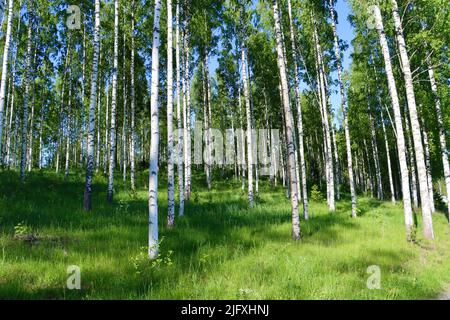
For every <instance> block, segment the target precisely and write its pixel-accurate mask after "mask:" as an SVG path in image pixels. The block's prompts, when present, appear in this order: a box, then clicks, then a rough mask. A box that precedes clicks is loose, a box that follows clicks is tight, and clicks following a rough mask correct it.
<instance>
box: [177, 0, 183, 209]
mask: <svg viewBox="0 0 450 320" xmlns="http://www.w3.org/2000/svg"><path fill="white" fill-rule="evenodd" d="M175 59H176V68H177V80H176V81H177V85H176V86H177V127H178V150H177V153H178V157H177V158H178V198H179V199H178V200H179V206H180V208H179V211H178V215H179V216H183V215H184V168H183V130H182V128H183V124H182V121H183V119H182V115H181V61H180V0H177V8H176V49H175Z"/></svg>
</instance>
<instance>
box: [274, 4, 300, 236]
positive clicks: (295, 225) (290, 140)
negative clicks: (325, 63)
mask: <svg viewBox="0 0 450 320" xmlns="http://www.w3.org/2000/svg"><path fill="white" fill-rule="evenodd" d="M273 16H274V20H275V39H276V49H277V55H278V58H277V63H278V68H279V70H280V78H281V87H282V92H283V108H284V116H285V123H286V141H287V148H288V166H289V173H290V179H289V180H290V186H291V188H290V189H291V205H292V238H293V239H294V240H299V239H300V219H299V214H298V195H297V192H296V191H297V190H298V189H297V178H296V174H295V149H294V128H293V117H292V111H291V106H290V102H289V87H288V81H287V74H286V65H285V62H284V61H285V56H284V50H283V46H284V44H283V41H282V35H281V22H280V14H279V9H278V1H277V0H273Z"/></svg>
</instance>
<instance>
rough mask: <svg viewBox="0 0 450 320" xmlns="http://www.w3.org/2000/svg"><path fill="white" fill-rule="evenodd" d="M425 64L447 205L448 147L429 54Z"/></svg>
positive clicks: (449, 181)
mask: <svg viewBox="0 0 450 320" xmlns="http://www.w3.org/2000/svg"><path fill="white" fill-rule="evenodd" d="M427 66H428V77H429V78H430V83H431V90H432V91H433V94H434V99H435V108H436V116H437V120H438V129H439V143H440V147H441V156H442V165H443V167H444V180H445V187H446V190H447V205H448V204H449V201H450V166H449V161H448V149H447V142H446V138H445V128H444V120H443V117H442V108H441V100H440V99H439V95H438V89H437V84H436V79H435V77H434V70H433V68H432V66H431V58H430V56H429V55H428V57H427ZM449 223H450V215H449Z"/></svg>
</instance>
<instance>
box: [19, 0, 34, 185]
mask: <svg viewBox="0 0 450 320" xmlns="http://www.w3.org/2000/svg"><path fill="white" fill-rule="evenodd" d="M27 14H28V36H27V53H26V66H25V74H24V76H23V77H24V81H25V93H24V97H23V113H22V143H21V145H22V147H21V158H20V179H21V180H22V181H24V180H25V167H26V163H27V132H28V103H29V99H30V82H31V72H32V70H31V68H32V66H31V60H32V57H31V51H32V42H33V37H32V30H33V6H32V2H31V1H29V2H28V10H27Z"/></svg>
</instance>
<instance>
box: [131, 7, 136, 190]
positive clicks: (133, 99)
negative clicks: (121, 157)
mask: <svg viewBox="0 0 450 320" xmlns="http://www.w3.org/2000/svg"><path fill="white" fill-rule="evenodd" d="M131 8H132V9H131V60H130V78H131V79H130V82H131V83H130V84H131V88H130V89H131V128H130V129H131V150H130V183H131V190H133V191H134V190H136V181H135V180H136V178H135V162H136V160H135V157H136V151H135V148H136V131H135V113H136V106H135V104H136V95H135V78H134V59H135V57H134V54H135V52H134V51H135V36H134V28H135V26H134V24H135V22H134V10H135V0H132V4H131Z"/></svg>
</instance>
